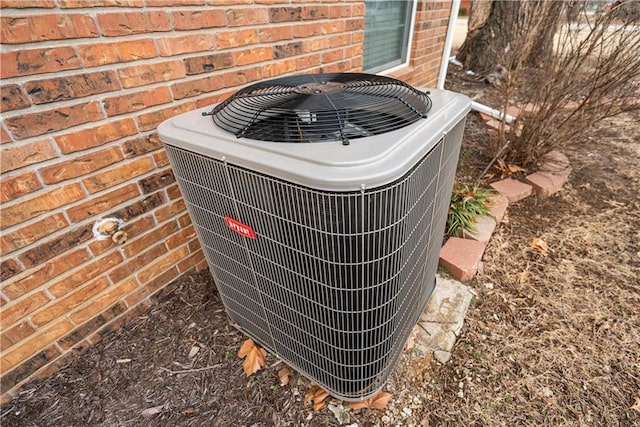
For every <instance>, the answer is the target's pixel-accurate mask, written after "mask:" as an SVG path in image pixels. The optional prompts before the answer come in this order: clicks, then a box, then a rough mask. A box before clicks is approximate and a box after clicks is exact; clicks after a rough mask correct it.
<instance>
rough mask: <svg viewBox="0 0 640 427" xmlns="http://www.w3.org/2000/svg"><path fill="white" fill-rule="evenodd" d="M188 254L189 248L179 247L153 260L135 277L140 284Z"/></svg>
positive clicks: (156, 275)
mask: <svg viewBox="0 0 640 427" xmlns="http://www.w3.org/2000/svg"><path fill="white" fill-rule="evenodd" d="M188 254H189V249H187V248H186V247H184V246H183V247H181V248H179V249H176V250H174V251H173V252H170V253H168V254H166V255H163V256H162V257H160V258H159V259H157V260H156V261H155V262H153V263H151V264H149V265H148V266H146V267H144V268H143V269H142V270H140V271H139V272H138V273H137V274H136V278H137V279H138V281H139V282H140V283H142V284H145V283H147V282H149V281H150V280H152V279H154V278H155V277H158V276H159V275H160V274H162V272H164V271H165V270H168V269H169V268H171V267H172V266H173V265H174V264H176V263H177V262H179V261H180V260H182V259H183V258H185V257H186V256H187V255H188Z"/></svg>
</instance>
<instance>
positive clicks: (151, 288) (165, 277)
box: [125, 266, 178, 307]
mask: <svg viewBox="0 0 640 427" xmlns="http://www.w3.org/2000/svg"><path fill="white" fill-rule="evenodd" d="M176 277H178V269H177V268H176V267H175V266H174V267H171V268H170V269H168V270H167V271H165V272H164V273H162V274H160V275H159V276H158V277H156V278H155V279H153V280H152V281H151V282H149V283H147V284H146V285H144V286H142V287H140V288H138V289H137V290H136V291H135V292H133V293H132V294H131V295H129V296H127V298H126V299H125V301H126V303H127V305H128V306H129V307H132V306H134V305H136V304H138V303H139V302H140V301H142V300H143V299H144V298H147V297H148V296H149V295H151V294H153V293H155V292H156V291H158V290H159V289H161V288H163V287H164V286H165V285H167V284H169V283H171V281H172V280H174V279H175V278H176Z"/></svg>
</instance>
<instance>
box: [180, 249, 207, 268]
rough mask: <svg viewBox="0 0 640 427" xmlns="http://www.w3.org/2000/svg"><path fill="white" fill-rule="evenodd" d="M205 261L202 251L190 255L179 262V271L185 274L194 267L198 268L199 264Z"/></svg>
mask: <svg viewBox="0 0 640 427" xmlns="http://www.w3.org/2000/svg"><path fill="white" fill-rule="evenodd" d="M204 259H205V258H204V253H203V252H202V251H201V250H200V251H198V252H195V253H194V254H192V255H189V256H188V257H187V258H185V259H183V260H182V261H180V262H178V271H179V272H180V273H185V272H187V271H189V270H190V269H191V268H192V267H194V266H196V265H197V264H198V263H199V262H201V261H204Z"/></svg>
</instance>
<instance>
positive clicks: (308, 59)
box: [296, 54, 322, 70]
mask: <svg viewBox="0 0 640 427" xmlns="http://www.w3.org/2000/svg"><path fill="white" fill-rule="evenodd" d="M321 63H322V55H321V54H313V55H306V56H303V57H301V58H296V69H297V70H303V69H305V68H309V67H314V66H317V65H320V64H321Z"/></svg>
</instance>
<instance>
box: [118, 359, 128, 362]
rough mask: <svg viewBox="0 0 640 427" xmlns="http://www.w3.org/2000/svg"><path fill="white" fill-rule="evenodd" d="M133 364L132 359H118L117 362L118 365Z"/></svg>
mask: <svg viewBox="0 0 640 427" xmlns="http://www.w3.org/2000/svg"><path fill="white" fill-rule="evenodd" d="M129 362H131V359H118V360H116V363H129Z"/></svg>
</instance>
